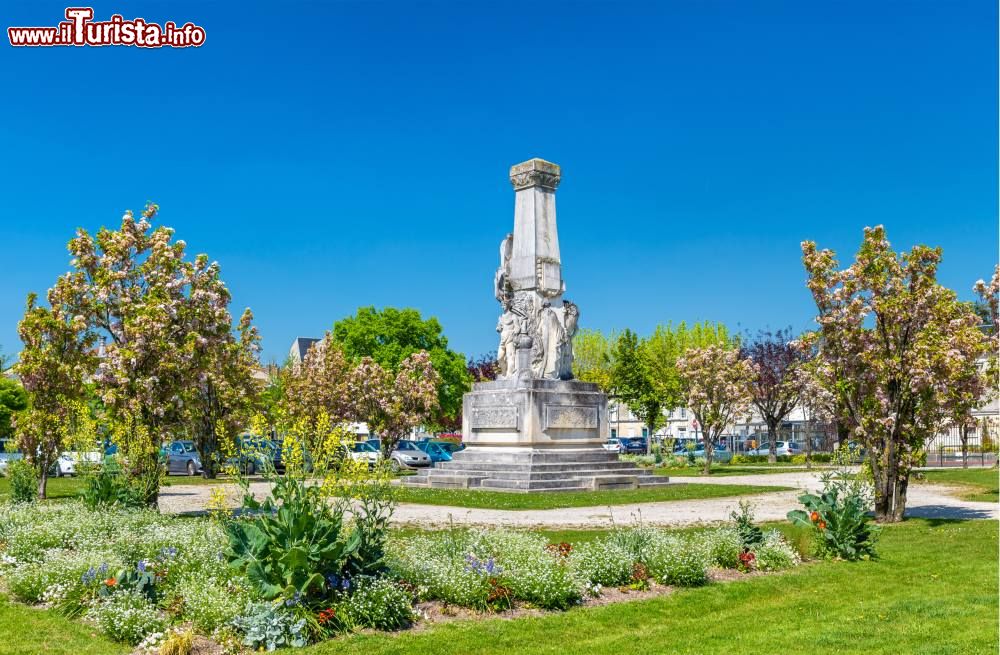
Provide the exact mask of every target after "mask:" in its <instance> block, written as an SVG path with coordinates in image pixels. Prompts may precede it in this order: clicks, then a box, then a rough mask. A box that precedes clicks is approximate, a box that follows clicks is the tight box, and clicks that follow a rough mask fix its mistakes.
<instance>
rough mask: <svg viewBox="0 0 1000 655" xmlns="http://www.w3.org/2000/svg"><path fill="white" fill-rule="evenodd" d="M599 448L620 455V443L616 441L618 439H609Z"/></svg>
mask: <svg viewBox="0 0 1000 655" xmlns="http://www.w3.org/2000/svg"><path fill="white" fill-rule="evenodd" d="M601 447H602V448H604V450H606V451H608V452H610V453H620V452H621V451H622V442H621V441H619V440H618V437H611V438H610V439H608V440H607V441H605V442H604V443H603V444H601Z"/></svg>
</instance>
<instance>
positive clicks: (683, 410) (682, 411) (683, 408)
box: [681, 407, 688, 418]
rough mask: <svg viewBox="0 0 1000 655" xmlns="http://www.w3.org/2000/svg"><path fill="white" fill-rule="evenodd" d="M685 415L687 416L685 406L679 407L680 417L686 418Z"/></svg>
mask: <svg viewBox="0 0 1000 655" xmlns="http://www.w3.org/2000/svg"><path fill="white" fill-rule="evenodd" d="M687 417H688V411H687V408H686V407H681V418H687Z"/></svg>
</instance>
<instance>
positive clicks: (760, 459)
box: [729, 453, 792, 464]
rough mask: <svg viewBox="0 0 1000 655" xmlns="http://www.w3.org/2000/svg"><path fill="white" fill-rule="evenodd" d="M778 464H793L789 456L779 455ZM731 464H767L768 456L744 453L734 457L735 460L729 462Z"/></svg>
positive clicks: (777, 457)
mask: <svg viewBox="0 0 1000 655" xmlns="http://www.w3.org/2000/svg"><path fill="white" fill-rule="evenodd" d="M775 461H776V462H791V461H792V458H791V457H789V456H788V455H777V456H776V457H775ZM729 463H730V464H767V463H768V461H767V455H746V454H744V453H739V454H736V455H733V458H732V459H731V460H729Z"/></svg>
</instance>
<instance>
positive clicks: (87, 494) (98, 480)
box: [80, 463, 146, 509]
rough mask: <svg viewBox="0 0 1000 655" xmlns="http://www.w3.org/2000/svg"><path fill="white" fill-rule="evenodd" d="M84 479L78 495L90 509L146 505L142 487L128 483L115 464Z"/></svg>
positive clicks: (100, 469)
mask: <svg viewBox="0 0 1000 655" xmlns="http://www.w3.org/2000/svg"><path fill="white" fill-rule="evenodd" d="M85 479H86V483H85V486H84V488H83V492H82V493H81V494H80V495H81V498H82V499H83V502H84V504H85V505H86V506H87V507H88V508H90V509H98V508H100V507H107V506H109V505H121V506H123V507H143V506H145V505H146V496H145V490H144V487H143V486H141V485H137V484H134V483H132V482H130V481H129V478H127V477H126V476H124V475H122V473H121V471H120V468H119V466H118V465H117V464H115V463H109V464H107V465H106V466H102V467H100V468H99V469H97V470H96V472H92V473H91V474H89V475H87V476H86V478H85Z"/></svg>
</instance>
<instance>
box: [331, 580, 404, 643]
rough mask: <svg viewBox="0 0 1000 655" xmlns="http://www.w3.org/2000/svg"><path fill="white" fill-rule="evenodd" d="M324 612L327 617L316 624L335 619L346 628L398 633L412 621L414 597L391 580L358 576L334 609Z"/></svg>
mask: <svg viewBox="0 0 1000 655" xmlns="http://www.w3.org/2000/svg"><path fill="white" fill-rule="evenodd" d="M323 611H325V612H327V614H325V615H323V616H317V620H319V619H321V618H326V619H327V621H328V622H330V621H332V619H334V618H336V619H338V620H339V622H340V623H341V625H343V626H344V627H347V628H375V629H376V630H399V629H401V628H405V627H406V626H408V625H410V623H411V622H412V621H413V596H412V595H411V594H410V592H409V591H407V590H406V589H404V588H403V587H402V586H400V585H399V584H397V583H395V582H393V581H392V580H388V579H386V578H375V577H369V576H358V577H357V578H355V584H354V586H353V588H352V590H351V591H350V593H347V594H344V595H343V599H342V600H341V601H339V602H338V603H337V604H336V607H335V609H333V610H332V611H331V610H323Z"/></svg>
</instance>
